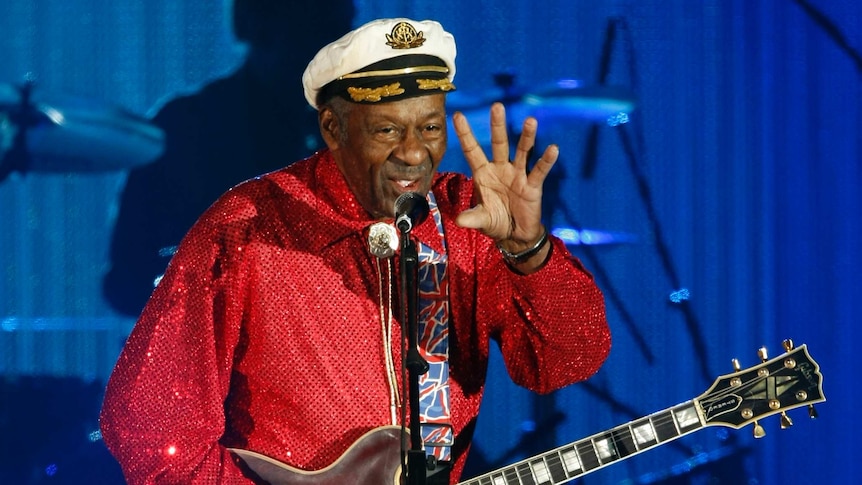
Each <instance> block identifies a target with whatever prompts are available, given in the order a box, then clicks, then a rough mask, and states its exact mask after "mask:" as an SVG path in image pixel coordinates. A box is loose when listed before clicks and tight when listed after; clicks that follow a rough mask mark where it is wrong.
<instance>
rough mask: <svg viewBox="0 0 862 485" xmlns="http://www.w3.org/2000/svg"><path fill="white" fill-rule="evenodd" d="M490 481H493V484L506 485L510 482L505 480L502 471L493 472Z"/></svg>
mask: <svg viewBox="0 0 862 485" xmlns="http://www.w3.org/2000/svg"><path fill="white" fill-rule="evenodd" d="M491 483H493V485H508V484H509V483H512V482H509V481H506V478H505V477H504V476H503V474H502V473H495V474H493V475H491Z"/></svg>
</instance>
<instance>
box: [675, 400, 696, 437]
mask: <svg viewBox="0 0 862 485" xmlns="http://www.w3.org/2000/svg"><path fill="white" fill-rule="evenodd" d="M673 417H674V419H675V420H676V423H677V427H678V429H679V431H680V434H685V433H688V432H689V431H692V430H695V429H697V428H699V427H700V416H698V414H697V410H696V409H695V408H694V405H693V404H690V403H687V404H684V405H682V406H678V407H676V408H674V410H673Z"/></svg>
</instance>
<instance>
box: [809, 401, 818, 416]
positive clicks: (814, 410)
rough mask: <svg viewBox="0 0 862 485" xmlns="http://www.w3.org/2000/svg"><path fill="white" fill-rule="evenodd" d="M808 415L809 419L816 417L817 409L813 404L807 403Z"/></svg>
mask: <svg viewBox="0 0 862 485" xmlns="http://www.w3.org/2000/svg"><path fill="white" fill-rule="evenodd" d="M808 417H809V418H811V419H817V410H816V409H814V405H813V404H809V405H808Z"/></svg>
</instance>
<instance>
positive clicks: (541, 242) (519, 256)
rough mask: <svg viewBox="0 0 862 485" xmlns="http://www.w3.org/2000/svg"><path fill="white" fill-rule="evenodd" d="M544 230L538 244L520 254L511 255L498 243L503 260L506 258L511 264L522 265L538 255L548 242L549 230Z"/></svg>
mask: <svg viewBox="0 0 862 485" xmlns="http://www.w3.org/2000/svg"><path fill="white" fill-rule="evenodd" d="M543 229H544V230H543V231H542V237H540V238H539V240H538V241H537V242H536V244H534V245H533V246H531V247H529V248H527V249H525V250H523V251H521V252H519V253H510V252H509V251H507V250H506V248H504V247H503V246H501V245H500V243H497V249H499V250H500V252H501V253H502V254H503V258H505V259H506V261H508V262H510V263H520V262H522V261H525V260H527V259H529V258H530V257H531V256H533V255H535V254H536V253H538V252H539V251H540V250H541V249H542V247H543V246H544V245H545V243H546V242H548V228H547V227H545V228H543Z"/></svg>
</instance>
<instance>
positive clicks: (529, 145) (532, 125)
mask: <svg viewBox="0 0 862 485" xmlns="http://www.w3.org/2000/svg"><path fill="white" fill-rule="evenodd" d="M538 125H539V123H538V122H537V121H536V119H535V118H533V117H530V118H527V119H526V120H524V125H523V127H522V129H521V137H520V138H519V139H518V145H517V147H516V148H515V158H514V159H513V160H512V162H513V163H514V164H515V167H516V168H517V169H518V170H522V171H526V170H527V159H528V158H529V156H530V150H532V149H533V146H535V144H536V130H537V129H538Z"/></svg>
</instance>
